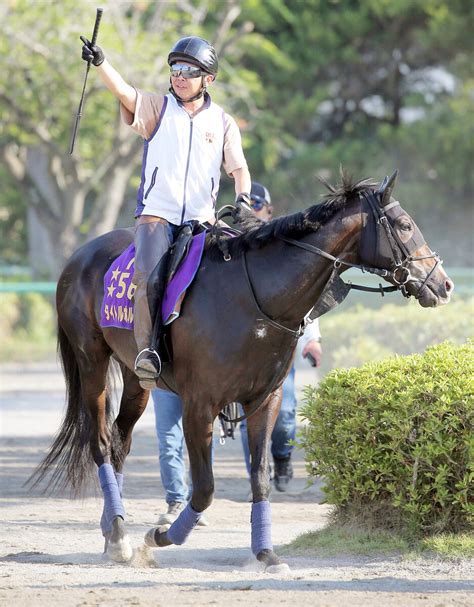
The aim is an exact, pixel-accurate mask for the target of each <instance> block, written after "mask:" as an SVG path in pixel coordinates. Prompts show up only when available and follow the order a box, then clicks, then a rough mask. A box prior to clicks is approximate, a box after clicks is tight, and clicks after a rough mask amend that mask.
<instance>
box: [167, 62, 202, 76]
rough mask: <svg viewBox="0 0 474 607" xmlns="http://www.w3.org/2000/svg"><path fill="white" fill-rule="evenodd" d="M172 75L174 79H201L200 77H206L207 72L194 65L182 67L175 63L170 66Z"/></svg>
mask: <svg viewBox="0 0 474 607" xmlns="http://www.w3.org/2000/svg"><path fill="white" fill-rule="evenodd" d="M170 74H171V76H172V78H178V77H179V76H182V77H183V78H199V76H205V75H206V72H203V71H202V70H201V69H200V68H199V67H195V66H194V65H182V64H181V63H175V64H174V65H171V66H170Z"/></svg>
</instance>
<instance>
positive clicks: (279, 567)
mask: <svg viewBox="0 0 474 607" xmlns="http://www.w3.org/2000/svg"><path fill="white" fill-rule="evenodd" d="M257 560H258V561H260V562H261V563H263V564H264V565H265V571H266V572H268V573H283V572H285V571H289V569H290V568H289V567H288V565H287V564H286V563H283V562H282V561H281V560H280V559H279V558H278V557H277V555H276V554H275V553H274V552H273V550H269V549H268V548H265V549H264V550H261V551H260V552H259V553H258V554H257Z"/></svg>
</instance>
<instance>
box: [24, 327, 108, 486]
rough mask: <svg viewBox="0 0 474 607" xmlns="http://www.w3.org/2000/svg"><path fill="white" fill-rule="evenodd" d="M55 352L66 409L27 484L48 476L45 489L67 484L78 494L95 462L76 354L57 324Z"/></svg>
mask: <svg viewBox="0 0 474 607" xmlns="http://www.w3.org/2000/svg"><path fill="white" fill-rule="evenodd" d="M58 356H59V359H60V361H61V365H62V368H63V372H64V378H65V381H66V399H67V407H66V412H65V415H64V419H63V422H62V425H61V427H60V429H59V431H58V433H57V434H56V436H55V438H54V440H53V443H52V445H51V447H50V450H49V452H48V454H47V455H46V457H45V458H44V459H43V461H42V462H41V463H40V464H39V465H38V467H37V468H36V470H35V471H34V472H33V474H32V475H31V476H30V478H29V479H28V481H27V482H26V484H27V485H28V486H30V487H31V488H35V487H37V486H38V485H39V484H41V483H42V482H43V481H44V480H45V479H46V477H49V478H48V480H47V484H46V486H45V488H44V492H45V493H48V494H53V493H60V492H62V491H63V490H64V489H66V488H67V487H70V488H71V489H72V491H73V493H74V494H75V495H78V494H80V493H81V491H82V489H83V488H84V486H85V485H86V483H87V481H89V480H91V479H92V478H93V469H94V465H93V464H94V462H93V459H92V456H91V452H90V447H89V437H90V420H89V416H88V414H87V411H86V410H85V407H84V403H83V399H82V391H81V378H80V374H79V365H78V363H77V359H76V355H75V353H74V349H73V347H72V345H71V342H70V341H69V338H68V337H67V335H66V333H65V332H64V330H63V329H62V327H61V326H60V325H58ZM107 404H108V403H107ZM110 409H111V407H110V406H107V411H108V412H109V411H110ZM53 467H54V469H52V468H53Z"/></svg>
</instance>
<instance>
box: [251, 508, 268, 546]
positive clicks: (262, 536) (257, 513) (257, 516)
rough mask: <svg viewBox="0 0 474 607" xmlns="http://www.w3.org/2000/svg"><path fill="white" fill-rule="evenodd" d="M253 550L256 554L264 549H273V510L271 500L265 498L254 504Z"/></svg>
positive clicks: (252, 517)
mask: <svg viewBox="0 0 474 607" xmlns="http://www.w3.org/2000/svg"><path fill="white" fill-rule="evenodd" d="M250 522H251V523H252V552H253V554H254V555H255V556H257V554H258V553H259V552H261V551H262V550H265V549H266V550H273V544H272V512H271V508H270V502H268V501H267V500H263V501H262V502H257V503H256V504H252V515H251V517H250Z"/></svg>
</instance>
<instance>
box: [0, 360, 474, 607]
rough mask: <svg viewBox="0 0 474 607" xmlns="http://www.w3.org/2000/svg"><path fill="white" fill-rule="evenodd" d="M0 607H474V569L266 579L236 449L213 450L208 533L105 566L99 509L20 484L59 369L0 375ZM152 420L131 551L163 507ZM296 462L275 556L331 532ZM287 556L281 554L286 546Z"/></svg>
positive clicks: (349, 561)
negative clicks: (253, 544)
mask: <svg viewBox="0 0 474 607" xmlns="http://www.w3.org/2000/svg"><path fill="white" fill-rule="evenodd" d="M0 399H1V403H2V416H1V420H0V421H1V435H2V443H1V451H0V452H1V477H0V478H1V480H0V483H1V487H0V490H1V498H0V507H1V517H0V518H1V526H0V533H1V536H0V537H1V547H0V604H2V605H12V606H13V605H14V606H15V607H17V606H19V607H22V606H28V607H30V606H33V607H36V606H41V607H43V606H44V607H53V606H56V605H57V606H59V605H61V606H67V607H69V606H76V605H77V606H82V607H91V606H101V607H102V606H103V607H105V606H109V605H110V606H112V605H114V606H117V605H127V606H128V605H139V606H150V607H151V606H153V607H156V606H159V605H163V606H164V605H173V606H181V605H212V604H217V603H222V604H224V605H225V606H226V607H228V606H231V605H241V604H245V605H257V604H272V605H279V604H285V605H288V604H290V603H294V604H298V605H308V606H309V605H311V606H319V605H321V606H325V607H328V606H344V607H345V606H346V605H350V607H358V606H361V607H362V606H364V607H365V606H367V605H369V606H374V607H375V606H377V607H379V606H389V607H390V606H392V605H397V606H411V605H422V606H423V607H425V606H426V607H435V606H436V607H441V606H444V605H446V606H448V605H449V606H451V605H456V606H468V605H470V606H472V605H474V582H473V580H472V578H473V577H474V572H473V566H472V563H469V562H465V561H459V562H442V561H400V559H398V558H385V559H384V558H380V559H373V558H364V557H349V556H341V557H338V558H333V559H327V558H326V559H321V558H302V557H288V558H287V559H286V561H287V562H288V564H289V566H290V572H289V573H286V574H272V575H269V574H267V573H264V572H262V571H261V570H260V569H259V567H258V565H257V563H256V561H255V560H254V558H253V557H252V555H251V553H250V549H249V543H250V525H249V516H250V505H249V504H248V503H247V501H246V497H247V493H248V488H249V487H248V481H247V479H246V478H245V475H244V464H243V458H242V453H241V447H240V440H239V437H238V440H236V441H227V443H226V445H224V446H220V445H216V453H215V477H216V495H215V500H214V503H213V504H212V506H211V508H210V509H209V510H208V511H207V513H206V514H207V516H208V518H209V520H210V522H211V524H210V526H209V527H206V528H200V529H198V530H196V531H195V532H194V533H193V534H192V535H191V538H190V540H189V541H188V542H187V543H186V544H185V545H184V546H181V547H177V546H176V547H169V548H165V549H162V550H156V551H154V552H153V553H152V554H153V557H154V560H153V562H152V563H150V562H138V561H137V562H135V563H133V564H127V565H117V564H113V563H110V562H108V561H106V560H104V559H103V557H102V555H101V552H102V548H103V545H102V538H101V535H100V530H99V528H98V521H99V517H100V511H101V503H100V501H99V500H98V499H96V498H95V497H88V498H86V499H84V500H82V501H71V500H69V499H66V498H62V499H61V498H55V499H51V498H43V497H38V496H35V495H29V494H28V493H27V492H26V491H25V489H24V488H23V487H22V484H23V482H24V481H25V479H26V478H27V476H28V475H29V474H30V472H31V471H32V469H33V467H34V465H35V464H36V463H37V462H38V461H39V460H40V458H41V456H42V455H43V454H44V452H45V450H46V448H47V446H48V444H49V442H50V439H51V436H52V434H53V433H54V431H55V430H56V428H57V424H58V419H59V418H60V412H61V410H62V402H63V395H62V380H61V375H60V373H59V372H58V371H57V369H56V367H55V366H54V365H42V366H33V367H29V368H27V369H18V368H17V367H15V366H3V367H2V368H0ZM153 423H154V419H153V413H152V411H151V410H150V411H147V413H146V414H145V415H144V418H143V420H141V421H140V424H139V426H138V427H137V429H136V431H135V434H134V444H133V448H132V454H131V455H130V457H129V459H128V461H127V467H126V471H125V472H126V476H125V488H124V495H125V506H126V509H127V523H128V528H129V533H130V535H131V540H132V544H133V546H134V548H137V547H139V546H141V545H142V539H143V535H144V533H145V532H146V531H147V530H148V528H149V527H150V526H151V525H153V523H154V522H155V521H156V518H157V515H158V513H159V512H160V511H161V510H162V509H163V507H164V499H163V495H164V494H163V490H162V488H161V484H160V480H159V473H158V465H157V457H156V439H155V435H154V430H153ZM305 484H306V478H305V472H304V462H303V460H302V455H301V454H300V453H297V455H296V462H295V480H294V484H293V487H292V493H290V494H277V493H276V492H273V494H272V500H271V501H272V504H273V506H272V511H273V521H274V526H273V540H274V543H275V546H276V547H277V552H279V553H280V554H284V550H282V548H281V546H283V545H284V544H286V543H287V542H289V541H291V540H292V539H294V538H295V537H296V536H297V535H298V534H300V533H302V532H305V531H308V530H311V529H316V528H319V527H321V526H323V525H324V523H325V515H326V514H327V511H328V507H327V506H325V505H322V504H320V503H319V502H320V501H321V492H320V490H319V488H318V487H313V488H311V489H310V490H305ZM278 547H280V548H278Z"/></svg>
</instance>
